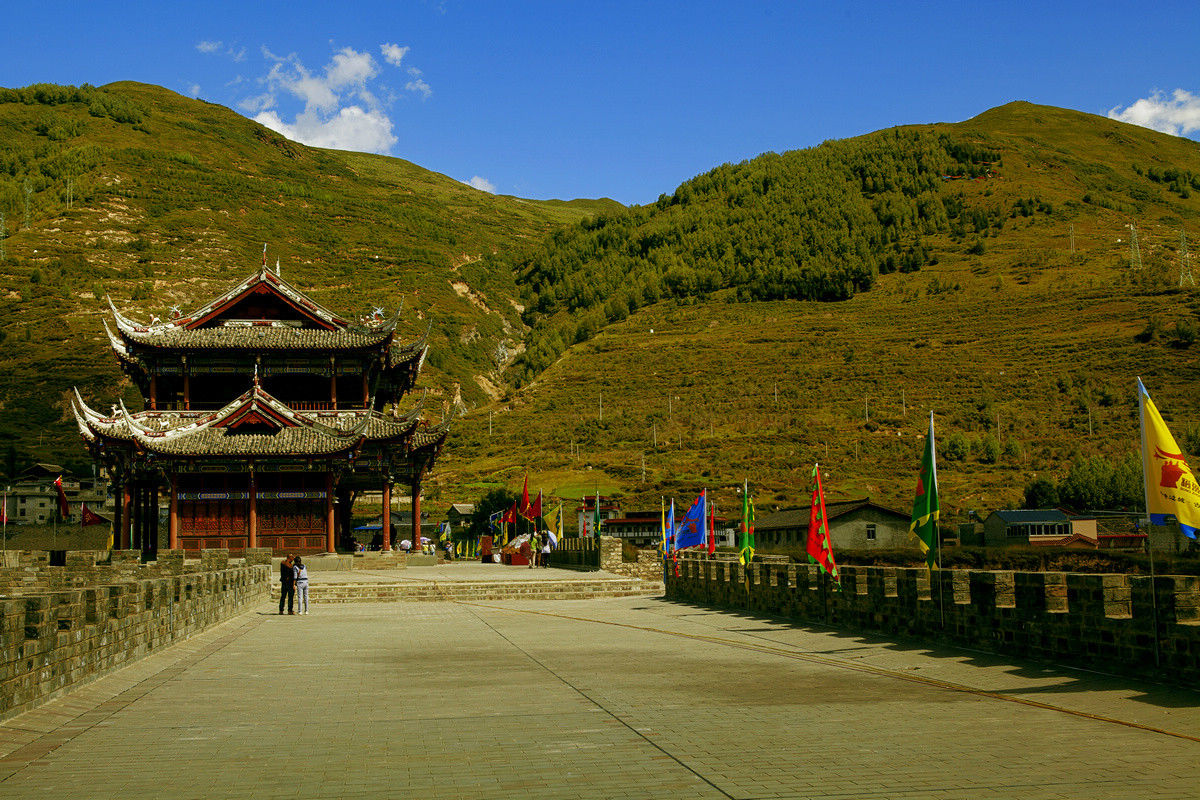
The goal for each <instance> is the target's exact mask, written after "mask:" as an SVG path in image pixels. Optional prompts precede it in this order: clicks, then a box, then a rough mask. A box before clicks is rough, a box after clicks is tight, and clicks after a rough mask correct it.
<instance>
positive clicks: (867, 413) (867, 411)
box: [863, 397, 871, 422]
mask: <svg viewBox="0 0 1200 800" xmlns="http://www.w3.org/2000/svg"><path fill="white" fill-rule="evenodd" d="M863 417H864V418H865V419H866V421H867V422H870V421H871V404H870V401H869V400H867V398H865V397H864V398H863Z"/></svg>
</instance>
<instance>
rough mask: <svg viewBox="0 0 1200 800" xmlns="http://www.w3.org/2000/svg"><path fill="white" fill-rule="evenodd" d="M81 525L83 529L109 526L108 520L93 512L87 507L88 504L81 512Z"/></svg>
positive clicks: (84, 505)
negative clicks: (91, 526)
mask: <svg viewBox="0 0 1200 800" xmlns="http://www.w3.org/2000/svg"><path fill="white" fill-rule="evenodd" d="M79 524H80V526H81V527H84V528H86V527H87V526H88V525H106V524H108V520H106V519H105V518H104V517H102V516H100V515H99V514H97V513H96V512H95V511H92V510H91V509H90V508H88V507H87V503H84V504H83V507H82V509H81V510H80V512H79Z"/></svg>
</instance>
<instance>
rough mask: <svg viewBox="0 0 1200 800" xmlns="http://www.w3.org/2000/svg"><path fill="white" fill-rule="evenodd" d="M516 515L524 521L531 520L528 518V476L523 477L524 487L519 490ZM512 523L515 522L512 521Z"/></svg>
mask: <svg viewBox="0 0 1200 800" xmlns="http://www.w3.org/2000/svg"><path fill="white" fill-rule="evenodd" d="M517 513H518V514H520V515H521V516H522V517H524V518H525V519H532V517H530V516H529V476H528V475H526V476H525V487H524V488H523V489H521V500H520V505H519V506H517ZM513 522H516V520H515V519H514V520H513Z"/></svg>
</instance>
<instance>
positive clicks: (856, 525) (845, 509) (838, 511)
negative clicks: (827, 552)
mask: <svg viewBox="0 0 1200 800" xmlns="http://www.w3.org/2000/svg"><path fill="white" fill-rule="evenodd" d="M810 511H811V509H810V508H809V507H808V506H804V507H802V508H791V509H785V510H783V511H775V512H769V513H762V514H759V515H758V518H757V519H756V520H755V523H754V542H755V544H756V545H757V546H758V547H760V548H769V547H804V545H805V543H806V542H807V541H808V519H809V512H810ZM825 513H826V515H827V516H828V518H829V538H830V539H831V540H832V542H833V547H834V551H835V552H836V551H838V550H898V549H906V548H911V549H917V545H916V544H915V540H914V539H912V538H910V537H909V535H908V526H909V523H910V522H911V521H912V515H911V514H905V513H904V512H902V511H897V510H896V509H894V508H888V507H887V506H885V505H881V504H879V503H875V502H872V501H871V499H870V498H869V497H864V498H862V499H859V500H838V501H833V502H830V501H829V500H826V501H825Z"/></svg>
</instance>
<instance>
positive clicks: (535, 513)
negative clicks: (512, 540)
mask: <svg viewBox="0 0 1200 800" xmlns="http://www.w3.org/2000/svg"><path fill="white" fill-rule="evenodd" d="M541 516H542V490H541V489H538V496H537V500H534V501H533V503H531V504H530V506H529V513H528V514H526V515H525V518H526V519H527V520H529V521H530V522H532V523H534V527H537V521H538V519H540V518H541Z"/></svg>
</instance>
